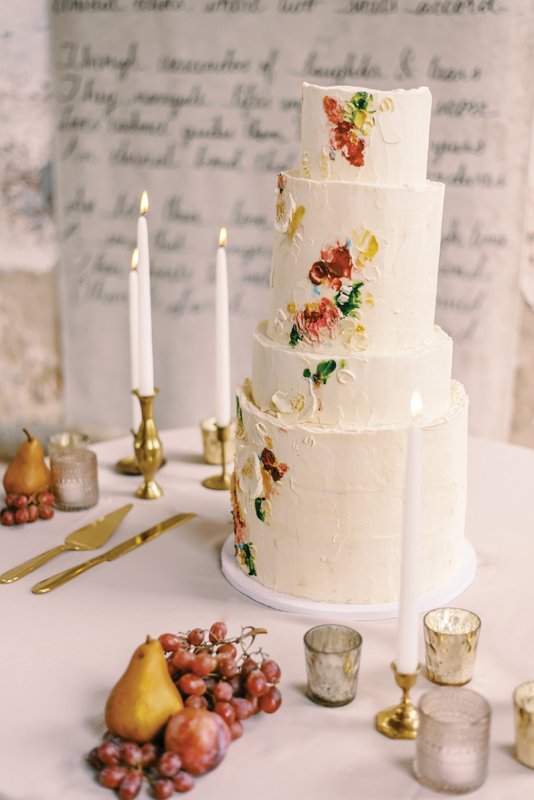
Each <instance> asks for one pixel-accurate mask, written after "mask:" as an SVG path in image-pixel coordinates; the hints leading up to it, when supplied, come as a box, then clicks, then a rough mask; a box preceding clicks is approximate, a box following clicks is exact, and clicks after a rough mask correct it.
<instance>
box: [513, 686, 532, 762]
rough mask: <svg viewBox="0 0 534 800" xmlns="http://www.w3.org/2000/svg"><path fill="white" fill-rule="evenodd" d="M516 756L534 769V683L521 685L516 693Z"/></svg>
mask: <svg viewBox="0 0 534 800" xmlns="http://www.w3.org/2000/svg"><path fill="white" fill-rule="evenodd" d="M514 718H515V755H516V758H517V760H518V761H520V762H521V763H522V764H524V765H525V766H526V767H530V768H531V769H534V681H527V682H526V683H521V684H520V685H519V686H518V687H517V688H516V690H515V691H514Z"/></svg>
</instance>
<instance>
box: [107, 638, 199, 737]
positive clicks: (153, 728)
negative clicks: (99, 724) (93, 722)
mask: <svg viewBox="0 0 534 800" xmlns="http://www.w3.org/2000/svg"><path fill="white" fill-rule="evenodd" d="M183 707H184V704H183V702H182V696H181V695H180V692H179V691H178V689H177V688H176V686H175V685H174V683H173V681H172V678H171V676H170V675H169V670H168V668H167V661H166V660H165V655H164V652H163V647H162V646H161V643H160V642H159V641H158V639H151V638H150V636H147V640H146V642H144V643H143V644H141V645H139V647H138V648H137V650H136V651H135V653H134V654H133V656H132V658H131V661H130V663H129V664H128V667H127V669H126V672H125V673H124V675H123V676H122V677H121V678H120V679H119V681H118V683H117V684H115V686H114V687H113V689H112V690H111V694H110V695H109V697H108V700H107V703H106V711H105V719H106V725H107V726H108V730H109V731H110V732H111V733H113V734H114V735H115V736H120V737H121V738H123V739H128V740H129V741H134V742H138V743H139V744H143V743H144V742H149V741H150V740H151V739H153V738H154V737H155V736H156V735H157V734H158V733H159V732H160V730H161V729H162V728H163V726H164V725H165V724H166V722H167V721H168V719H169V718H170V717H172V715H173V714H176V713H178V711H181V710H182V709H183Z"/></svg>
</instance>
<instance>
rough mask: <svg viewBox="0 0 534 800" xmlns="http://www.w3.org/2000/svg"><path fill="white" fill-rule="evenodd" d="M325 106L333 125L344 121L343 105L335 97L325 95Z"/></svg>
mask: <svg viewBox="0 0 534 800" xmlns="http://www.w3.org/2000/svg"><path fill="white" fill-rule="evenodd" d="M323 108H324V113H325V114H326V116H327V117H328V119H329V120H330V122H331V123H332V125H337V124H338V123H340V122H343V106H342V105H341V104H340V103H338V102H337V100H334V98H333V97H325V98H324V99H323Z"/></svg>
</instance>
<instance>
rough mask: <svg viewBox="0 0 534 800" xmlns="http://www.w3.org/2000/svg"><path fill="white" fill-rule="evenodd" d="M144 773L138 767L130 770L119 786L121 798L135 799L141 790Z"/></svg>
mask: <svg viewBox="0 0 534 800" xmlns="http://www.w3.org/2000/svg"><path fill="white" fill-rule="evenodd" d="M142 783H143V773H142V772H139V770H138V769H134V770H132V771H131V772H128V773H127V775H126V776H125V777H124V778H123V780H122V783H121V785H120V788H119V800H134V798H135V797H137V795H138V794H139V792H140V791H141V785H142Z"/></svg>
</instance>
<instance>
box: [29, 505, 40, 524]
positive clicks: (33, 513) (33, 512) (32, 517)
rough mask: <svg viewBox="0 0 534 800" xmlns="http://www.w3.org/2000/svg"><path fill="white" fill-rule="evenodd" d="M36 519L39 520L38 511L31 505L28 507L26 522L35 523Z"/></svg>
mask: <svg viewBox="0 0 534 800" xmlns="http://www.w3.org/2000/svg"><path fill="white" fill-rule="evenodd" d="M36 519H39V509H38V508H37V506H36V505H34V504H33V503H32V505H31V506H28V522H35V520H36Z"/></svg>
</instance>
